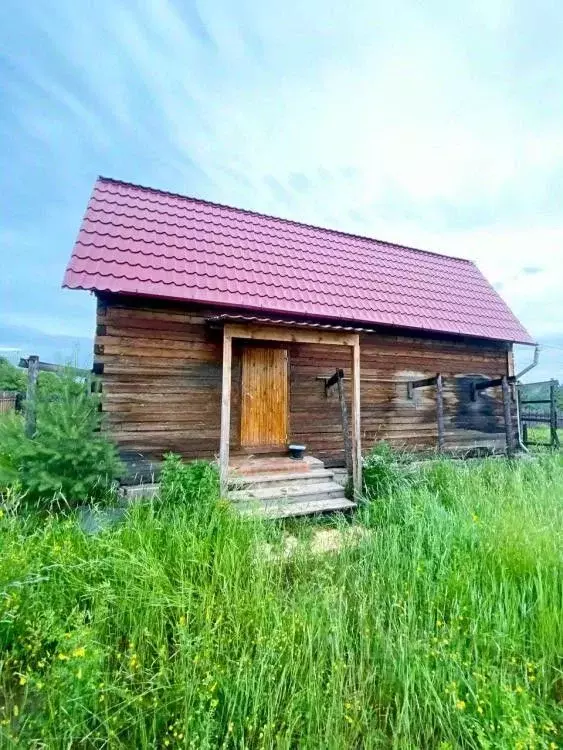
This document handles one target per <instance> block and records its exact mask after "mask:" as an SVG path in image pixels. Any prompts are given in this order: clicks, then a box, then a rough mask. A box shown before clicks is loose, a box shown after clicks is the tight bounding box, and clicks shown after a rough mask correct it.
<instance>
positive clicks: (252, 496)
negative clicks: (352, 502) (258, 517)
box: [229, 481, 346, 504]
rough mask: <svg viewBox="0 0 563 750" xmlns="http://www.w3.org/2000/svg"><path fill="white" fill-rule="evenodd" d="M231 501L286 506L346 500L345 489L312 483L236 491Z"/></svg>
mask: <svg viewBox="0 0 563 750" xmlns="http://www.w3.org/2000/svg"><path fill="white" fill-rule="evenodd" d="M229 497H230V499H231V500H232V501H233V502H235V503H240V502H244V501H252V500H259V501H261V502H264V503H267V502H269V501H273V502H278V501H279V502H282V501H283V502H284V503H286V504H291V503H297V502H317V501H320V500H326V499H328V498H343V499H346V498H345V494H344V487H342V485H341V484H337V483H336V482H332V481H321V482H312V483H308V482H305V483H301V482H291V483H288V484H285V483H284V484H282V483H280V484H278V485H273V486H266V487H249V488H247V489H243V490H235V491H234V492H230V493H229Z"/></svg>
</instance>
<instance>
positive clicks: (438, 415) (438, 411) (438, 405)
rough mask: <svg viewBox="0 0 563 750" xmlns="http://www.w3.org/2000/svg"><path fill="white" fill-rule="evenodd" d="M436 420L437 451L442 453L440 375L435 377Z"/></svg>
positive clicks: (442, 395)
mask: <svg viewBox="0 0 563 750" xmlns="http://www.w3.org/2000/svg"><path fill="white" fill-rule="evenodd" d="M436 418H437V422H438V450H439V451H443V450H444V446H445V437H444V432H445V427H444V391H443V384H442V375H441V374H440V373H438V374H437V375H436Z"/></svg>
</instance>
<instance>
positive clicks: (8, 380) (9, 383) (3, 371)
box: [0, 357, 27, 391]
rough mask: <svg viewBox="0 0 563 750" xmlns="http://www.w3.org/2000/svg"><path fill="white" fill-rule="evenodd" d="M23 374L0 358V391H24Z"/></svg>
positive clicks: (25, 381) (25, 380) (24, 380)
mask: <svg viewBox="0 0 563 750" xmlns="http://www.w3.org/2000/svg"><path fill="white" fill-rule="evenodd" d="M26 383H27V379H26V376H25V373H24V372H23V371H22V370H20V369H19V368H18V367H16V366H15V365H13V364H12V363H11V362H8V360H7V359H6V358H5V357H0V391H25V389H26Z"/></svg>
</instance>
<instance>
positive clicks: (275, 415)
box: [240, 347, 288, 446]
mask: <svg viewBox="0 0 563 750" xmlns="http://www.w3.org/2000/svg"><path fill="white" fill-rule="evenodd" d="M287 393H288V388H287V350H286V349H266V348H263V347H246V348H244V349H243V352H242V389H241V394H242V404H241V407H242V408H241V430H240V442H241V445H242V446H269V445H271V446H281V445H285V444H286V443H287V411H288V403H287V402H288V397H287Z"/></svg>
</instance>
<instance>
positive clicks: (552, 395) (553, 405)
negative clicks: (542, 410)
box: [549, 380, 559, 448]
mask: <svg viewBox="0 0 563 750" xmlns="http://www.w3.org/2000/svg"><path fill="white" fill-rule="evenodd" d="M558 385H559V384H558V382H557V381H556V380H552V381H551V383H550V386H549V402H550V403H549V428H550V433H551V440H550V443H551V447H552V448H559V435H558V434H557V386H558Z"/></svg>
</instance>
